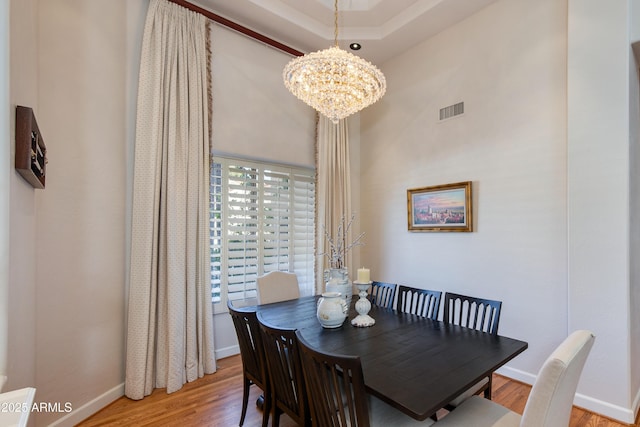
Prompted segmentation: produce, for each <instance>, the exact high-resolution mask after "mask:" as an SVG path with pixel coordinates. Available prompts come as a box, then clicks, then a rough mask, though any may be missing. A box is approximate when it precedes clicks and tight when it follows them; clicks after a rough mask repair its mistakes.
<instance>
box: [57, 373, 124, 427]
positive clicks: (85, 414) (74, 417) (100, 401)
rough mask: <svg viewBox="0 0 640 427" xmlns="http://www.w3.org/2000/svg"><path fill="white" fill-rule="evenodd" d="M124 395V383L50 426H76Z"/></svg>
mask: <svg viewBox="0 0 640 427" xmlns="http://www.w3.org/2000/svg"><path fill="white" fill-rule="evenodd" d="M122 396H124V383H122V384H119V385H117V386H115V387H114V388H112V389H111V390H108V391H107V392H105V393H103V394H102V395H100V396H98V397H96V398H95V399H93V400H91V401H89V402H87V403H85V404H84V405H82V406H81V407H79V408H73V411H71V412H69V413H68V414H67V415H65V416H64V417H62V418H60V419H58V420H56V421H55V422H53V423H52V424H49V427H72V426H75V425H76V424H78V423H79V422H81V421H83V420H85V419H87V418H89V417H90V416H92V415H93V414H95V413H96V412H98V411H99V410H100V409H102V408H104V407H105V406H107V405H109V404H110V403H111V402H113V401H115V400H117V399H119V398H120V397H122Z"/></svg>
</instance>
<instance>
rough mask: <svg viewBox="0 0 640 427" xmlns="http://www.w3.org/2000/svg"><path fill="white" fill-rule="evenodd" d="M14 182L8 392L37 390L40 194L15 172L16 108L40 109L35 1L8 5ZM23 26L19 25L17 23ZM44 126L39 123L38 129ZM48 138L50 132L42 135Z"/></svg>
mask: <svg viewBox="0 0 640 427" xmlns="http://www.w3.org/2000/svg"><path fill="white" fill-rule="evenodd" d="M10 15H11V20H10V33H11V38H10V43H11V47H10V51H11V56H10V70H9V72H10V103H11V106H10V111H9V114H10V117H11V122H10V123H11V124H10V127H11V159H10V160H11V163H10V164H11V166H12V168H11V170H10V173H11V176H10V187H11V188H10V215H9V217H10V232H9V242H10V243H9V244H10V251H9V266H10V267H9V289H8V302H9V304H8V328H9V329H8V354H7V377H8V380H7V385H6V390H13V389H17V388H22V387H27V386H34V385H35V384H36V371H35V363H36V351H37V350H36V312H37V308H36V273H37V269H38V262H37V261H38V260H37V253H36V246H37V241H36V235H37V230H36V227H37V218H36V191H35V190H34V189H33V188H32V187H31V185H30V184H28V183H27V182H26V181H25V180H24V179H22V177H21V176H20V175H18V173H17V172H16V171H15V170H13V165H14V155H15V144H14V143H13V141H14V139H15V107H16V105H24V106H27V107H31V108H33V110H34V113H35V114H36V117H37V118H38V120H41V119H40V109H39V107H38V80H37V78H38V74H37V70H38V55H37V54H38V47H37V43H38V42H37V30H36V27H37V1H36V0H25V1H16V0H11V2H10ZM18 22H19V23H20V25H17V23H18ZM38 124H39V125H42V124H41V123H38ZM44 135H45V137H46V135H47V134H46V131H44Z"/></svg>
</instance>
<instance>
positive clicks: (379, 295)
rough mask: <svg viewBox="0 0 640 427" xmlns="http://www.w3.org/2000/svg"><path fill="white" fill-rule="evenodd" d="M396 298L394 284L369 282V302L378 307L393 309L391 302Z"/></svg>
mask: <svg viewBox="0 0 640 427" xmlns="http://www.w3.org/2000/svg"><path fill="white" fill-rule="evenodd" d="M395 297H396V284H395V283H385V282H376V281H374V282H371V292H369V301H371V304H372V305H377V306H378V307H384V308H393V301H394V299H395Z"/></svg>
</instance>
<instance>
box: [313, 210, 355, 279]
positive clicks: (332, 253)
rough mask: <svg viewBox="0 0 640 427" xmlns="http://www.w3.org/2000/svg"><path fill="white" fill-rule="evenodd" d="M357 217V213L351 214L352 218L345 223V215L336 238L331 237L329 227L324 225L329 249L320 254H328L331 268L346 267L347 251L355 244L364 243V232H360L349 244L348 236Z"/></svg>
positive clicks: (323, 228)
mask: <svg viewBox="0 0 640 427" xmlns="http://www.w3.org/2000/svg"><path fill="white" fill-rule="evenodd" d="M355 217H356V216H355V215H351V219H350V220H349V222H348V223H347V224H345V218H344V216H343V217H342V218H341V219H340V223H339V224H338V232H337V235H336V236H335V238H334V237H331V234H330V233H329V232H328V231H327V228H326V227H325V226H324V225H323V226H322V230H323V231H324V236H325V238H326V239H327V243H328V245H329V248H328V249H329V250H328V251H326V252H324V253H321V254H320V255H326V256H327V259H328V260H329V267H330V268H345V256H346V255H347V253H348V252H349V251H350V250H351V249H353V247H355V246H360V245H364V243H362V242H361V240H362V237H363V236H364V232H362V233H360V234H359V235H358V237H356V238H355V239H354V240H353V241H352V242H351V243H349V244H347V236H348V234H349V230H350V229H351V224H353V220H354V219H355Z"/></svg>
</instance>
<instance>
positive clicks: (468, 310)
mask: <svg viewBox="0 0 640 427" xmlns="http://www.w3.org/2000/svg"><path fill="white" fill-rule="evenodd" d="M501 307H502V302H501V301H495V300H490V299H483V298H476V297H470V296H467V295H460V294H454V293H450V292H446V293H445V294H444V317H443V319H442V320H443V321H444V322H445V323H451V324H455V325H460V326H464V327H466V328H473V329H477V330H479V331H483V332H488V333H490V334H494V335H495V334H497V333H498V325H499V323H500V308H501Z"/></svg>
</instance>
